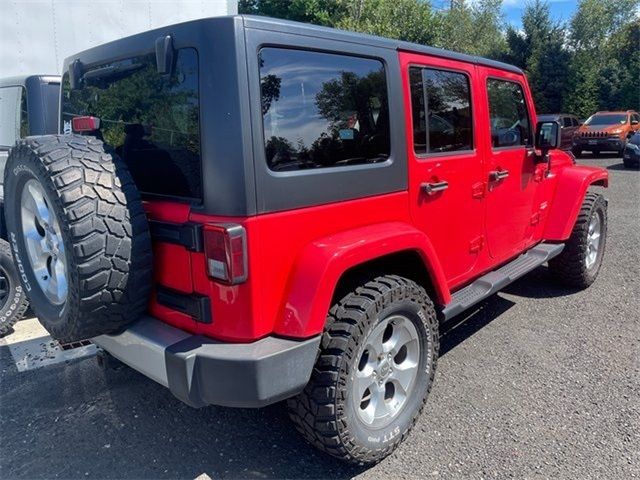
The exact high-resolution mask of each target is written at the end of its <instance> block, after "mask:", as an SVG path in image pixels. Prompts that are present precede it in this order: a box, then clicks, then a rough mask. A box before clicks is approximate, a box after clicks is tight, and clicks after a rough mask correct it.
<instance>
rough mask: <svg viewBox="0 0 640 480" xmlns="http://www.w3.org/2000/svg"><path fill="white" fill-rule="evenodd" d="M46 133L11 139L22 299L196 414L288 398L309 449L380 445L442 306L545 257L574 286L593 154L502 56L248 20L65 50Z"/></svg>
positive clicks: (346, 450) (585, 255) (598, 212)
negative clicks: (586, 160) (567, 145)
mask: <svg viewBox="0 0 640 480" xmlns="http://www.w3.org/2000/svg"><path fill="white" fill-rule="evenodd" d="M64 72H65V73H64V76H63V82H62V103H61V112H62V113H61V126H63V129H64V134H61V135H54V136H42V137H30V138H28V139H26V140H22V141H20V142H19V143H18V144H17V146H16V147H15V148H14V149H13V150H12V152H11V155H10V158H9V160H8V165H7V168H6V174H5V192H6V195H5V200H6V218H7V224H8V228H9V232H10V239H11V242H12V246H13V252H14V256H15V261H16V262H17V264H18V266H19V269H20V271H21V272H22V281H23V285H24V287H25V289H26V290H27V291H28V292H29V297H30V300H31V302H32V305H33V308H34V310H35V312H36V313H37V315H38V317H39V318H40V320H41V321H42V323H43V325H44V326H45V327H46V328H47V329H48V330H49V331H50V332H51V334H52V335H53V336H54V337H56V338H59V339H62V340H65V341H70V340H77V339H80V338H88V337H94V338H93V341H94V342H95V343H96V344H97V345H99V346H100V347H101V348H103V349H104V350H106V351H107V352H110V354H112V355H113V356H115V357H116V358H117V359H119V360H121V361H123V362H124V363H126V364H128V365H130V366H131V367H133V368H135V369H136V370H138V371H140V372H142V373H143V374H145V375H147V376H149V377H150V378H152V379H153V380H155V381H157V382H159V383H160V384H162V385H164V386H166V387H168V388H169V389H170V390H171V392H172V393H173V394H174V395H175V396H177V397H178V398H179V399H181V400H183V401H184V402H186V403H188V404H189V405H192V406H195V407H201V406H204V405H209V404H215V405H225V406H237V407H260V406H263V405H267V404H271V403H274V402H277V401H280V400H283V399H288V405H289V409H290V413H291V417H292V418H293V421H294V422H295V423H296V426H297V428H298V429H299V430H300V432H301V433H302V434H303V435H304V437H305V438H306V439H307V440H309V441H310V442H311V443H312V444H313V445H315V446H317V447H319V448H321V449H323V450H324V451H326V452H328V453H330V454H332V455H334V456H336V457H339V458H342V459H345V460H348V461H352V462H360V463H370V462H375V461H378V460H380V459H381V458H383V457H384V456H386V455H388V454H389V453H390V452H391V451H392V450H393V449H394V448H395V447H397V445H398V444H399V443H400V442H401V441H402V440H403V439H404V438H405V437H406V436H407V433H408V432H409V430H410V429H411V427H412V426H413V424H414V423H415V421H416V418H417V416H418V415H419V413H420V411H421V410H422V408H423V406H424V403H425V400H426V398H427V394H428V392H429V389H430V388H431V385H432V383H433V378H434V373H435V369H436V363H437V359H438V345H439V337H438V327H439V323H441V322H442V321H445V320H447V319H449V318H451V317H453V316H454V315H457V314H459V313H461V312H463V311H465V310H466V309H468V308H470V307H471V306H473V305H474V304H476V303H477V302H479V301H481V300H483V299H485V298H487V297H488V296H490V295H492V294H493V293H495V292H496V291H498V290H500V289H501V288H503V287H504V286H505V285H507V284H509V283H511V282H513V281H514V280H515V279H517V278H519V277H521V276H522V275H524V274H525V273H527V272H529V271H531V270H533V269H535V268H536V267H538V266H539V265H541V264H543V263H545V262H547V261H548V262H549V269H550V270H551V271H552V272H553V273H554V274H556V275H557V276H558V278H559V279H560V280H562V281H564V282H565V283H567V284H568V285H571V286H573V287H578V288H583V287H587V286H588V285H590V284H591V283H592V282H593V281H594V279H595V278H596V276H597V274H598V270H599V268H600V265H601V262H602V256H603V254H604V247H605V235H606V230H607V210H606V208H607V204H606V201H605V199H604V198H603V197H602V196H601V195H599V194H595V193H589V192H588V189H589V187H590V186H592V185H599V186H607V181H608V178H607V173H606V171H605V170H602V169H600V168H593V167H586V166H578V165H576V164H575V162H574V160H573V158H572V157H571V156H570V155H568V154H566V153H564V152H561V151H559V150H554V149H555V147H556V146H558V144H559V135H560V133H559V132H560V130H559V125H558V124H557V123H554V122H546V123H541V124H539V125H537V128H536V116H535V110H534V106H533V101H532V98H531V93H530V91H529V87H528V86H527V81H526V78H525V76H524V74H523V73H522V71H520V70H519V69H517V68H515V67H513V66H510V65H505V64H502V63H497V62H494V61H491V60H486V59H482V58H476V57H471V56H466V55H461V54H457V53H451V52H447V51H443V50H439V49H434V48H429V47H424V46H420V45H413V44H409V43H403V42H399V41H394V40H388V39H383V38H377V37H371V36H366V35H358V34H353V33H348V32H342V31H337V30H332V29H327V28H319V27H315V26H310V25H303V24H298V23H291V22H286V21H280V20H272V19H268V18H253V17H242V16H234V17H224V18H215V19H203V20H197V21H193V22H189V23H183V24H180V25H174V26H170V27H166V28H161V29H158V30H154V31H151V32H147V33H142V34H139V35H135V36H133V37H129V38H126V39H123V40H119V41H116V42H113V43H109V44H106V45H103V46H99V47H96V48H92V49H90V50H87V51H85V52H82V53H79V54H77V55H74V56H72V57H70V58H68V59H67V60H66V61H65V69H64Z"/></svg>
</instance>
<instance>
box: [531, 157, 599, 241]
mask: <svg viewBox="0 0 640 480" xmlns="http://www.w3.org/2000/svg"><path fill="white" fill-rule="evenodd" d="M552 162H553V160H552ZM556 175H557V180H556V187H555V195H554V196H553V199H552V200H551V202H550V207H549V214H548V217H547V221H546V224H545V228H544V233H543V238H544V240H548V241H563V240H566V239H568V238H569V236H570V235H571V231H572V230H573V226H574V224H575V223H576V219H577V218H578V213H579V212H580V207H581V206H582V202H583V201H584V197H585V195H586V193H587V189H588V188H589V187H590V186H592V185H598V186H603V187H608V186H609V173H608V172H607V171H606V170H605V169H603V168H599V167H590V166H586V165H571V164H569V165H566V164H565V165H564V166H563V167H560V168H558V169H557V173H556Z"/></svg>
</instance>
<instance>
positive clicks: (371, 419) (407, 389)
mask: <svg viewBox="0 0 640 480" xmlns="http://www.w3.org/2000/svg"><path fill="white" fill-rule="evenodd" d="M419 360H420V342H419V336H418V331H417V329H416V327H415V326H414V325H413V323H412V322H411V320H409V319H408V318H407V317H405V316H403V315H393V316H391V317H388V318H386V319H384V320H383V321H381V322H380V323H378V325H376V327H375V328H374V329H373V331H372V332H371V333H370V334H369V336H368V337H367V339H366V340H365V350H364V352H362V355H361V356H360V359H359V361H358V369H357V371H356V374H355V379H354V382H353V386H352V389H353V397H352V398H353V399H354V401H355V402H356V412H357V413H358V416H359V417H360V419H361V420H362V421H363V422H364V423H365V424H367V425H369V426H370V427H373V428H377V427H383V426H385V425H387V424H388V423H389V422H391V421H392V420H393V419H394V418H395V417H396V415H397V414H398V412H399V411H400V410H401V409H402V407H403V406H404V404H405V402H406V400H407V398H408V397H409V396H410V395H411V391H412V389H413V386H414V384H415V381H416V377H417V376H418V365H419Z"/></svg>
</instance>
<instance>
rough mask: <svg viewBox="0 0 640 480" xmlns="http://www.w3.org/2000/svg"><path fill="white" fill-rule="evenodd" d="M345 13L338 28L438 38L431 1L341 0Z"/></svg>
mask: <svg viewBox="0 0 640 480" xmlns="http://www.w3.org/2000/svg"><path fill="white" fill-rule="evenodd" d="M340 5H341V6H342V7H343V8H344V10H346V15H344V16H343V17H342V18H340V19H339V20H338V21H337V23H336V25H335V26H336V27H338V28H342V29H344V30H353V31H356V32H363V33H370V34H373V35H380V36H383V37H388V38H396V39H399V40H405V41H409V42H415V43H422V44H431V43H433V42H434V40H435V39H436V38H437V31H438V25H437V19H436V16H435V15H434V14H433V12H432V10H431V4H430V3H429V2H428V1H420V0H356V1H354V0H340Z"/></svg>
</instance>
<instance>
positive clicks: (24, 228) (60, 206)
mask: <svg viewBox="0 0 640 480" xmlns="http://www.w3.org/2000/svg"><path fill="white" fill-rule="evenodd" d="M4 185H5V186H4V188H5V214H6V223H7V230H8V232H9V241H10V243H11V247H12V251H13V257H14V259H15V262H16V264H17V266H18V270H19V271H20V272H21V273H22V275H21V280H22V286H23V288H24V289H25V290H26V292H27V295H28V296H29V300H30V301H31V307H32V309H33V311H34V313H35V314H36V316H37V317H38V318H39V320H40V322H41V323H42V324H43V326H44V327H45V328H46V329H47V330H48V331H49V333H51V335H52V336H53V337H54V338H56V339H58V340H60V341H63V342H71V341H76V340H81V339H85V338H90V337H94V336H97V335H101V334H105V333H114V332H117V331H118V330H120V329H122V328H123V327H125V326H126V325H127V324H129V323H130V322H132V321H133V320H135V319H136V318H137V317H139V316H140V314H142V313H143V312H144V310H145V308H146V305H147V301H148V298H149V293H150V288H151V240H150V236H149V227H148V224H147V218H146V215H145V212H144V210H143V206H142V201H141V199H140V194H139V192H138V191H137V189H136V186H135V184H134V183H133V180H132V178H131V175H130V174H129V172H128V170H127V168H126V165H125V164H124V162H122V160H120V159H119V158H118V157H117V156H116V155H115V154H112V153H107V151H106V150H105V148H104V146H103V144H102V142H101V141H100V140H97V139H96V138H94V137H88V136H81V135H47V136H41V137H28V138H26V139H24V140H20V141H19V142H18V143H17V145H16V146H15V147H14V148H13V149H12V150H11V153H10V154H9V158H8V160H7V166H6V169H5V177H4ZM27 239H28V240H27ZM34 265H35V267H34ZM34 269H37V272H38V273H37V274H38V277H36V271H35V270H34Z"/></svg>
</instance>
